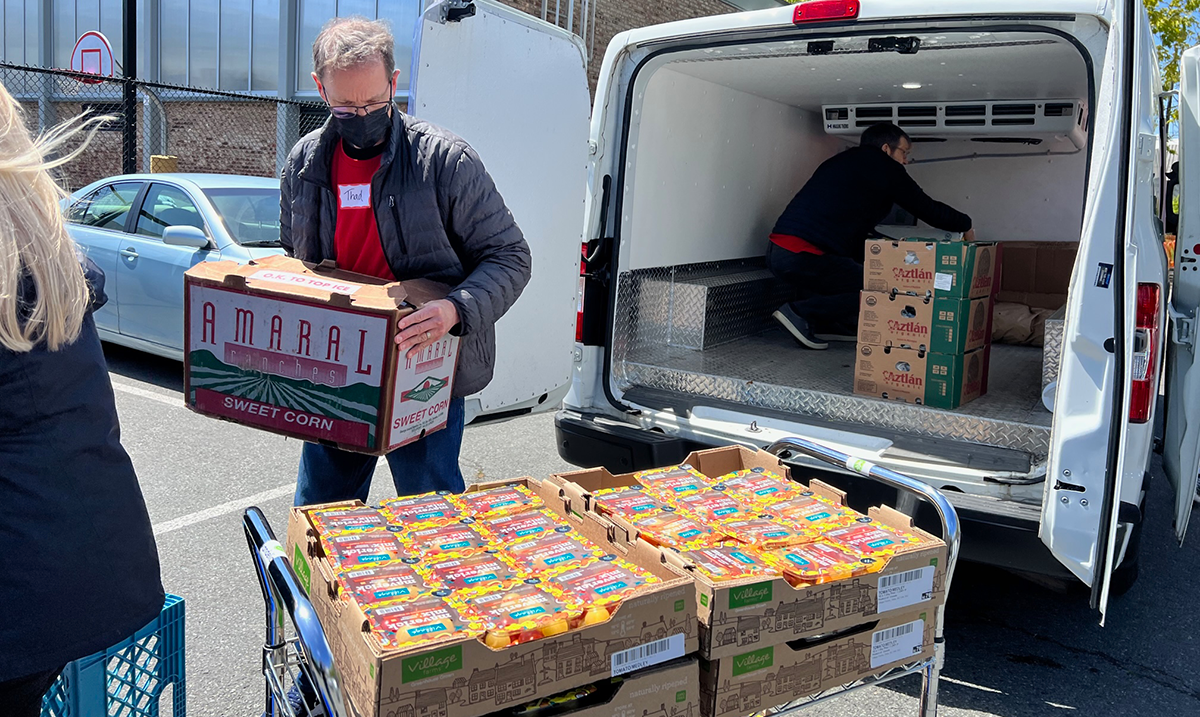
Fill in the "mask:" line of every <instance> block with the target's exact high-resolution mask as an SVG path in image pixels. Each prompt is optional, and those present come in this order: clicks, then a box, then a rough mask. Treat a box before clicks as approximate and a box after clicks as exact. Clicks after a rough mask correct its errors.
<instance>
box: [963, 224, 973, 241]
mask: <svg viewBox="0 0 1200 717" xmlns="http://www.w3.org/2000/svg"><path fill="white" fill-rule="evenodd" d="M963 241H975V227H971V228H970V229H968V230H967V231H966V233H964V234H963Z"/></svg>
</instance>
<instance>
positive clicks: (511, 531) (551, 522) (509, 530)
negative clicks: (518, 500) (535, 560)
mask: <svg viewBox="0 0 1200 717" xmlns="http://www.w3.org/2000/svg"><path fill="white" fill-rule="evenodd" d="M477 527H479V528H480V529H482V530H484V531H486V532H487V533H488V534H489V535H491V536H492V537H493V538H494V539H495V540H496V541H498V542H500V543H507V542H509V541H512V540H519V539H521V538H530V537H534V536H538V535H546V534H547V533H552V532H554V529H555V528H560V527H563V523H562V520H561V519H559V518H558V517H556V516H555V515H553V514H552V513H550V512H549V511H546V510H531V511H528V512H525V513H516V514H515V515H501V516H495V517H492V518H488V519H487V520H484V521H480V522H479V525H478V526H477Z"/></svg>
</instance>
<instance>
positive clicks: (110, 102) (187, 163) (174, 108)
mask: <svg viewBox="0 0 1200 717" xmlns="http://www.w3.org/2000/svg"><path fill="white" fill-rule="evenodd" d="M0 83H3V85H4V87H5V89H7V90H8V92H9V94H11V95H12V96H13V97H14V98H15V99H16V100H17V101H18V102H19V103H20V104H21V106H22V107H23V109H24V110H25V120H26V122H27V124H28V125H29V128H30V129H31V130H32V131H33V132H35V133H36V132H44V131H46V130H48V129H50V128H51V127H53V126H54V125H56V124H58V123H59V122H63V121H65V120H68V119H70V118H72V117H75V116H77V115H79V114H80V113H83V112H87V113H90V114H92V115H104V116H110V117H112V118H113V119H112V120H111V121H109V122H107V123H105V125H104V128H103V130H102V131H101V132H100V133H99V134H98V135H97V136H96V138H95V140H94V141H93V142H92V144H91V145H90V146H89V147H88V149H87V151H86V152H85V153H84V154H83V155H82V156H80V157H79V158H78V159H76V160H75V161H73V162H71V163H69V164H68V165H66V166H64V167H62V168H61V169H60V170H59V172H60V180H61V181H62V183H63V184H64V186H66V188H67V189H68V190H71V191H74V190H75V189H78V188H80V187H82V186H84V185H87V184H89V183H91V182H94V181H96V180H97V179H102V178H104V177H110V176H113V175H117V174H121V173H122V169H123V167H124V166H125V159H126V153H125V152H124V150H123V147H124V145H123V142H122V137H123V133H124V129H125V115H124V112H123V98H122V93H123V89H124V85H125V80H123V79H120V78H102V77H98V76H92V75H86V76H85V75H80V74H78V73H75V72H70V71H64V70H51V69H46V68H41V67H28V66H22V65H14V64H9V63H0ZM133 84H134V85H135V88H136V114H135V117H134V122H135V127H136V130H137V142H136V144H135V146H134V149H133V155H132V159H133V166H134V167H135V168H136V171H139V172H150V171H151V170H152V168H153V169H155V170H158V171H178V172H206V173H220V174H245V175H253V176H263V177H270V176H278V173H279V171H278V170H279V168H280V167H281V166H282V163H283V160H284V158H286V157H287V153H288V151H289V150H290V149H291V148H292V145H294V144H295V143H296V141H297V140H298V139H299V138H300V137H302V136H304V135H305V134H307V133H308V132H310V131H312V130H313V129H316V128H317V127H319V126H320V125H321V124H322V123H323V122H324V121H325V119H326V117H327V116H328V112H327V110H326V108H325V105H323V104H321V103H315V102H293V101H288V100H280V99H278V98H275V97H265V96H261V95H252V94H241V93H234V92H220V91H216V90H205V89H198V88H194V87H180V86H175V85H166V84H161V83H157V82H144V81H138V80H135V81H133ZM156 156H157V157H166V158H167V159H152V158H154V157H156ZM171 158H174V159H171Z"/></svg>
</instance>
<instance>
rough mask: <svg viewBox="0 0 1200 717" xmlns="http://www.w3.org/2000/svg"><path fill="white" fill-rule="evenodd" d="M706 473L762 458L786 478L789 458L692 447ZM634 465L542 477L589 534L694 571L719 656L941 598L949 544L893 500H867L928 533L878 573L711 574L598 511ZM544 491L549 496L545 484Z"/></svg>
mask: <svg viewBox="0 0 1200 717" xmlns="http://www.w3.org/2000/svg"><path fill="white" fill-rule="evenodd" d="M683 462H684V463H686V464H688V465H690V466H692V467H693V468H695V469H696V470H698V471H700V473H702V474H704V475H705V476H707V477H710V478H716V477H719V476H723V475H726V474H728V473H732V472H734V471H739V470H747V469H751V468H764V469H766V470H769V471H772V472H774V473H776V474H778V475H780V476H782V477H784V478H789V479H790V478H792V476H791V472H790V470H789V469H788V467H787V466H785V465H783V464H782V463H780V462H779V460H778V459H777V458H775V457H774V456H772V455H770V454H769V453H766V452H764V451H755V450H750V449H748V448H744V447H741V446H730V447H726V448H714V449H710V450H705V451H696V452H693V453H691V454H690V455H688V456H687V458H686V459H684V461H683ZM636 483H637V481H636V480H635V479H634V477H633V474H632V473H628V474H624V475H613V474H612V473H609V472H608V471H607V470H605V469H603V468H595V469H589V470H582V471H574V472H570V473H560V474H556V475H555V476H552V477H551V478H550V480H549V481H547V482H546V484H545V485H546V486H553V485H557V487H558V488H559V503H560V506H559V510H560V512H564V513H567V514H572V515H573V516H574V520H575V522H576V523H577V524H582V526H581V527H580V531H581V532H582V533H583V534H584V535H587V536H588V537H590V538H592V539H593V540H594V541H597V542H599V541H600V540H607V541H608V542H609V544H611V545H614V546H616V547H617V549H623V550H626V551H628V553H629V554H630V555H634V556H637V558H638V560H640V561H646V560H649V561H651V562H652V561H653V560H654V558H653V557H650V556H653V555H658V556H660V557H661V559H662V560H664V561H667V562H668V563H670V564H671V565H674V566H677V567H678V568H680V569H681V570H683V571H685V572H686V573H687V574H689V575H691V576H692V578H693V580H694V581H695V590H696V601H697V605H698V609H699V619H700V654H701V656H702V657H705V658H706V659H710V660H712V659H718V658H722V657H729V656H733V655H737V654H742V653H744V652H746V651H747V650H750V649H754V648H755V647H761V646H767V645H776V644H779V643H783V642H789V641H793V640H797V639H803V638H807V637H811V636H814V635H820V634H825V633H829V632H833V631H837V630H842V629H847V628H853V627H855V626H858V625H861V624H864V623H866V622H869V621H870V620H872V619H875V618H877V617H890V616H893V615H897V614H901V613H902V612H912V611H914V610H921V611H929V613H930V614H931V615H932V614H933V611H934V610H935V609H936V608H937V607H939V606H940V605H941V604H942V603H944V602H945V599H946V587H945V586H946V559H947V549H946V544H945V543H944V542H942V541H941V540H940V539H938V538H937V537H936V536H933V535H930V534H929V533H925V532H924V531H921V530H919V529H918V528H916V527H915V526H914V525H913V524H912V520H911V519H910V518H909V517H908V516H906V515H904V514H902V513H900V512H898V511H896V510H893V509H891V508H888V507H882V508H872V509H871V511H870V513H869V515H870V517H872V518H874V519H875V520H878V521H880V522H882V523H884V524H886V525H889V526H891V527H894V528H899V529H901V530H904V531H908V532H912V533H916V534H918V535H920V536H921V537H923V538H924V539H925V540H926V541H927V542H928V546H927V547H921V548H919V549H914V550H911V551H907V552H902V553H899V554H897V555H895V556H892V557H891V558H888V559H887V564H886V565H885V566H884V567H883V568H882V569H881V570H880V571H879V572H876V573H871V574H867V575H863V576H860V577H855V578H850V579H848V580H839V581H835V582H829V583H824V584H821V585H813V586H808V587H801V588H797V587H793V586H792V584H791V583H789V582H788V581H787V580H785V579H783V578H775V579H772V580H761V579H748V580H730V581H723V582H719V583H714V582H710V581H709V580H708V578H707V577H705V576H704V575H702V574H700V573H698V572H695V571H694V570H693V569H692V568H691V567H690V566H689V565H688V564H687V562H686V561H685V560H683V559H682V558H681V557H680V556H679V555H678V554H677V553H675V551H673V550H670V549H661V548H658V547H656V546H653V545H650V544H649V543H647V542H646V541H644V540H640V539H638V536H637V531H636V529H634V528H633V527H632V526H631V525H630V524H629V523H627V522H625V521H623V520H621V519H620V518H619V517H611V518H610V517H607V516H603V515H600V514H599V513H596V512H595V511H594V509H593V508H594V506H593V505H592V499H591V492H592V491H596V490H600V489H603V488H619V487H624V486H629V485H635V484H636ZM808 487H809V489H810V490H813V491H814V492H817V493H819V494H820V495H822V496H824V497H826V498H830V499H832V500H834V501H835V502H839V503H844V501H845V494H844V493H842V492H841V491H838V490H837V489H836V488H833V487H832V486H828V485H825V484H823V483H821V482H820V481H817V480H814V481H811V482H810V484H809V486H808ZM543 499H544V500H546V502H547V503H548V504H551V505H553V503H552V499H551V496H549V495H547V493H546V491H543Z"/></svg>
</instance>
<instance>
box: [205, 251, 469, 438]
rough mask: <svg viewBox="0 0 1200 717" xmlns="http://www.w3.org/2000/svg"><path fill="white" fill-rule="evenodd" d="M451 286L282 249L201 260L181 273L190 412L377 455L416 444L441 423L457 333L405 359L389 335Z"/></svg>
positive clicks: (454, 362)
mask: <svg viewBox="0 0 1200 717" xmlns="http://www.w3.org/2000/svg"><path fill="white" fill-rule="evenodd" d="M445 291H446V287H444V286H442V285H440V284H436V283H434V282H428V281H419V280H418V281H406V282H403V283H400V282H392V283H387V282H383V281H380V280H378V279H374V278H371V277H367V276H361V275H358V274H351V273H349V272H342V271H336V270H329V271H326V270H324V269H322V268H320V267H311V266H308V265H306V264H304V263H303V262H300V261H298V260H296V259H290V258H288V257H283V256H272V257H269V258H267V259H262V260H260V261H256V262H251V263H249V264H238V263H236V262H232V261H221V262H203V263H200V264H197V265H196V266H194V267H192V268H191V269H189V270H188V271H187V273H186V274H185V278H184V313H185V319H184V322H185V331H184V395H185V396H186V400H187V405H188V408H190V409H192V410H193V411H196V412H197V413H202V414H205V415H208V416H213V417H215V418H222V419H225V420H229V421H234V422H236V423H241V424H244V425H247V426H252V427H254V428H261V429H263V430H266V431H271V432H272V433H280V434H283V435H285V436H293V437H295V438H300V439H303V440H306V441H313V442H320V443H323V444H327V445H332V446H337V447H338V448H341V449H343V450H348V451H356V452H359V453H369V454H371V455H383V454H385V453H387V452H388V451H391V450H393V449H395V448H397V447H399V446H402V445H404V444H406V443H411V442H412V441H416V440H419V439H420V438H422V437H423V436H425V435H426V434H428V433H431V432H433V431H436V430H438V429H440V428H442V427H444V426H445V425H446V418H447V413H448V410H447V409H448V408H449V405H450V393H451V390H452V389H453V385H454V371H455V368H456V366H457V362H458V341H459V340H458V338H457V337H454V336H446V337H445V338H443V339H442V340H441V341H438V342H437V343H436V344H435V345H433V346H431V347H429V348H427V349H425V350H424V351H422V352H421V354H420V355H419V356H416V357H414V358H412V359H409V358H407V357H406V356H404V355H403V354H402V353H401V352H400V351H398V350H397V346H396V343H395V341H394V338H395V335H396V328H397V324H398V322H399V320H400V318H401V317H403V316H405V315H407V314H409V313H411V312H413V311H415V310H416V309H417V308H419V307H420V306H422V305H423V304H425V303H426V302H429V301H432V300H434V299H438V298H441V297H443V296H445Z"/></svg>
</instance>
